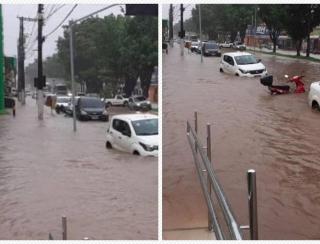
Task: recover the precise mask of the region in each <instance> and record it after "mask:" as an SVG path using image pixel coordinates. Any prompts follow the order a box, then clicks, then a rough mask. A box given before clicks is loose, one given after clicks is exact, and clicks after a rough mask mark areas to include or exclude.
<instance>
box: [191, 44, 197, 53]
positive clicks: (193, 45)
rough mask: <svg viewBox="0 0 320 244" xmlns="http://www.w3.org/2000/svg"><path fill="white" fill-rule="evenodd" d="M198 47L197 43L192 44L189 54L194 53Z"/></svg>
mask: <svg viewBox="0 0 320 244" xmlns="http://www.w3.org/2000/svg"><path fill="white" fill-rule="evenodd" d="M198 46H199V42H192V43H191V48H190V50H191V52H196V51H197V49H198Z"/></svg>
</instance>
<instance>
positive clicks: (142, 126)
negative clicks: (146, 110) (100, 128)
mask: <svg viewBox="0 0 320 244" xmlns="http://www.w3.org/2000/svg"><path fill="white" fill-rule="evenodd" d="M158 146H159V138H158V116H156V115H153V114H141V113H139V114H121V115H115V116H113V117H112V119H111V121H110V125H109V128H108V130H107V141H106V147H107V148H108V149H111V148H115V149H118V150H120V151H124V152H129V153H132V154H135V155H141V156H155V157H157V156H158Z"/></svg>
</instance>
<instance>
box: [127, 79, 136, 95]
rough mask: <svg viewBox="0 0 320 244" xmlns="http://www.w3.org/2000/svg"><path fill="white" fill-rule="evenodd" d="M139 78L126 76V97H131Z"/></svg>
mask: <svg viewBox="0 0 320 244" xmlns="http://www.w3.org/2000/svg"><path fill="white" fill-rule="evenodd" d="M137 78H138V77H127V78H126V82H125V84H124V93H125V94H126V97H130V96H131V95H132V92H133V90H134V87H135V86H136V84H137Z"/></svg>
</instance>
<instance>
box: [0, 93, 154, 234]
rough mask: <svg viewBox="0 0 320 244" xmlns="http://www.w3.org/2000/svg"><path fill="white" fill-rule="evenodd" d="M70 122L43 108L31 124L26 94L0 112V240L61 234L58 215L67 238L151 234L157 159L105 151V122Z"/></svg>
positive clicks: (33, 108) (33, 114) (30, 101)
mask: <svg viewBox="0 0 320 244" xmlns="http://www.w3.org/2000/svg"><path fill="white" fill-rule="evenodd" d="M118 112H121V113H123V112H126V111H124V108H119V111H118ZM77 125H78V131H77V133H73V131H72V119H71V118H69V117H64V116H63V115H62V114H60V115H54V116H52V115H51V114H50V111H49V110H48V109H47V108H46V110H45V119H44V121H42V122H39V121H38V119H37V111H36V106H35V100H33V99H31V98H28V99H27V105H26V106H24V107H21V106H19V105H18V109H17V116H16V118H13V117H12V116H10V115H3V116H0V239H10V240H12V239H19V240H20V239H32V240H35V239H42V240H45V239H48V235H49V232H50V233H51V234H52V236H53V238H54V239H61V238H62V236H61V235H62V227H61V217H62V215H65V216H67V220H68V223H67V224H68V239H83V238H84V237H89V238H90V239H95V240H101V239H105V240H108V239H124V240H126V239H138V240H140V239H157V237H158V224H157V223H158V195H157V194H158V193H157V192H158V183H157V182H158V176H157V175H158V174H157V169H158V159H157V158H151V157H139V156H134V155H130V154H127V153H121V152H118V151H116V150H107V149H106V148H105V132H106V128H107V123H105V122H93V121H88V122H78V123H77ZM141 176H143V177H141Z"/></svg>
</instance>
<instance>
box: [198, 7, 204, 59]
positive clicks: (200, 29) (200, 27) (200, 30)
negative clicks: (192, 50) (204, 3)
mask: <svg viewBox="0 0 320 244" xmlns="http://www.w3.org/2000/svg"><path fill="white" fill-rule="evenodd" d="M198 6H199V32H200V36H199V37H200V50H201V63H203V53H202V26H201V4H199V5H198Z"/></svg>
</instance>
